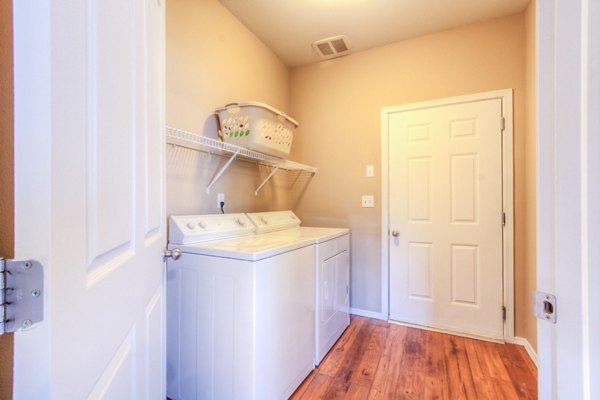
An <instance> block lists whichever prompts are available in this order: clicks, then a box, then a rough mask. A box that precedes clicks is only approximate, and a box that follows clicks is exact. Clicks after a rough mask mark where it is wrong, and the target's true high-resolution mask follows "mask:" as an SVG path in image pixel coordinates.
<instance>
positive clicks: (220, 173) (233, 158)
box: [206, 150, 240, 194]
mask: <svg viewBox="0 0 600 400" xmlns="http://www.w3.org/2000/svg"><path fill="white" fill-rule="evenodd" d="M238 154H240V150H237V151H236V152H235V153H233V154H232V155H231V158H230V159H229V160H228V161H227V162H226V163H225V165H223V167H222V168H221V169H220V170H219V172H217V174H216V175H215V177H214V178H212V181H210V183H209V184H208V186H206V194H208V193H210V188H211V187H213V185H214V184H215V183H217V181H218V180H219V178H221V175H223V173H224V172H225V171H226V170H227V168H229V166H230V165H231V163H232V162H233V160H235V158H236V157H237V156H238Z"/></svg>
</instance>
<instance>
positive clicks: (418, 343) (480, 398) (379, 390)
mask: <svg viewBox="0 0 600 400" xmlns="http://www.w3.org/2000/svg"><path fill="white" fill-rule="evenodd" d="M536 398H537V369H535V364H533V363H532V362H531V361H530V359H529V355H528V354H527V353H526V352H525V350H524V349H523V348H522V347H520V346H515V345H504V344H498V343H491V342H486V341H482V340H476V339H469V338H463V337H459V336H454V335H447V334H442V333H438V332H432V331H427V330H422V329H416V328H409V327H406V326H401V325H397V324H388V323H387V322H385V321H379V320H373V319H368V318H364V317H353V318H352V321H351V325H350V327H349V328H348V329H347V330H346V332H345V333H344V335H342V337H341V338H340V340H339V341H338V343H336V345H335V346H334V348H333V349H332V350H331V352H330V353H329V354H328V355H327V356H326V357H325V359H324V360H323V362H322V363H321V365H320V366H319V367H318V368H317V369H315V370H314V371H313V372H312V373H311V374H310V375H309V376H308V377H307V379H306V380H305V382H303V384H302V385H301V386H300V387H299V388H298V390H297V391H296V393H294V394H293V395H292V397H291V399H293V400H313V399H344V400H346V399H356V400H363V399H369V400H383V399H386V400H388V399H419V400H421V399H423V400H429V399H439V400H457V399H474V400H485V399H498V400H510V399H536Z"/></svg>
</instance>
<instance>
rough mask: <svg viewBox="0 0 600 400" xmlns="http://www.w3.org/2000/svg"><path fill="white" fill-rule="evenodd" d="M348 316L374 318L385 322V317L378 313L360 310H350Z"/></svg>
mask: <svg viewBox="0 0 600 400" xmlns="http://www.w3.org/2000/svg"><path fill="white" fill-rule="evenodd" d="M350 314H353V315H358V316H361V317H367V318H374V319H382V320H384V321H387V316H384V315H383V314H382V313H380V312H375V311H369V310H361V309H360V308H352V307H351V308H350Z"/></svg>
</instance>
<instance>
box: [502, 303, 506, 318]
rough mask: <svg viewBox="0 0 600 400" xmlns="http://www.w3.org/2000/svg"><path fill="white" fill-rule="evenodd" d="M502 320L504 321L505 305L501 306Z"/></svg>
mask: <svg viewBox="0 0 600 400" xmlns="http://www.w3.org/2000/svg"><path fill="white" fill-rule="evenodd" d="M502 321H506V307H505V306H502Z"/></svg>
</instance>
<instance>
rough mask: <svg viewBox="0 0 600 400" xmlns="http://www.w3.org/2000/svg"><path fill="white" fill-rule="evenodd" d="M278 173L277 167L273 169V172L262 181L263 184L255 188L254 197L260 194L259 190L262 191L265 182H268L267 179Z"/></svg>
mask: <svg viewBox="0 0 600 400" xmlns="http://www.w3.org/2000/svg"><path fill="white" fill-rule="evenodd" d="M277 171H279V167H273V171H271V173H270V174H269V176H267V179H265V180H264V181H263V183H261V184H260V186H259V187H257V188H256V190H255V191H254V195H255V196H258V192H260V189H262V187H263V186H265V184H266V183H267V182H269V179H271V178H272V177H273V175H275V172H277Z"/></svg>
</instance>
